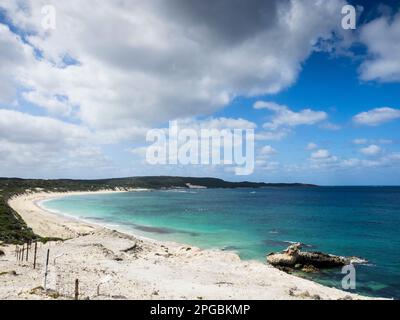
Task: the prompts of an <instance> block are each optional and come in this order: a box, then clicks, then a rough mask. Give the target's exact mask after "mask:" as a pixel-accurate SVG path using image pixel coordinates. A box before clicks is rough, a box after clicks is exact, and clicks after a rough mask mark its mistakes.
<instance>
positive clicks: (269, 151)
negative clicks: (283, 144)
mask: <svg viewBox="0 0 400 320" xmlns="http://www.w3.org/2000/svg"><path fill="white" fill-rule="evenodd" d="M260 152H261V154H262V155H264V156H271V155H274V154H276V153H277V151H276V150H275V149H274V148H272V147H271V146H270V145H267V146H263V147H262V148H261V150H260Z"/></svg>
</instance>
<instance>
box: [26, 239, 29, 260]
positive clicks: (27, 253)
mask: <svg viewBox="0 0 400 320" xmlns="http://www.w3.org/2000/svg"><path fill="white" fill-rule="evenodd" d="M28 256H29V243H27V244H26V261H28Z"/></svg>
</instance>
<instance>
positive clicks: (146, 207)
mask: <svg viewBox="0 0 400 320" xmlns="http://www.w3.org/2000/svg"><path fill="white" fill-rule="evenodd" d="M43 205H44V206H45V207H46V208H48V209H51V210H57V211H60V212H62V213H66V214H70V215H73V216H76V217H79V218H84V219H88V220H91V221H96V222H99V223H101V224H105V225H108V226H111V227H114V228H116V229H122V230H130V231H133V232H135V233H136V234H141V235H144V236H147V237H151V238H156V239H161V240H173V241H177V242H182V243H188V244H193V245H196V246H199V247H201V248H221V249H225V250H234V251H236V252H238V254H239V255H240V256H241V258H242V259H257V260H261V261H265V256H266V254H267V253H269V252H272V251H279V250H282V249H284V248H286V247H287V246H288V245H289V242H291V241H299V242H302V243H304V244H306V245H309V246H310V247H309V250H311V248H312V250H318V251H324V252H328V253H332V254H337V255H344V256H359V257H362V258H365V259H367V260H368V261H369V263H368V264H366V265H359V266H357V267H356V272H357V274H356V275H357V282H356V284H357V288H356V290H355V291H356V292H358V293H362V294H367V295H372V296H384V297H394V298H396V299H399V298H400V187H318V188H265V189H207V190H165V191H143V192H130V193H113V194H97V195H96V194H93V195H84V196H68V197H64V198H61V199H55V200H50V201H46V202H45V203H44V204H43ZM303 276H307V277H312V279H314V280H315V281H318V282H320V283H323V284H326V285H329V286H335V287H338V288H341V279H342V277H343V275H342V274H341V270H340V269H337V270H336V269H334V270H331V271H328V272H324V273H322V274H319V275H303ZM353 292H354V290H353Z"/></svg>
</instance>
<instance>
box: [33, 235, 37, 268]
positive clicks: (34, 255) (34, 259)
mask: <svg viewBox="0 0 400 320" xmlns="http://www.w3.org/2000/svg"><path fill="white" fill-rule="evenodd" d="M36 252H37V241H35V252H34V254H33V269H36Z"/></svg>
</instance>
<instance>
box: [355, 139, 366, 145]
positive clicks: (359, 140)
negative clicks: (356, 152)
mask: <svg viewBox="0 0 400 320" xmlns="http://www.w3.org/2000/svg"><path fill="white" fill-rule="evenodd" d="M367 142H368V139H363V138H357V139H354V140H353V143H354V144H366V143H367Z"/></svg>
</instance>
